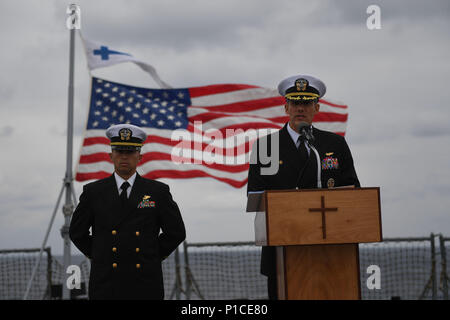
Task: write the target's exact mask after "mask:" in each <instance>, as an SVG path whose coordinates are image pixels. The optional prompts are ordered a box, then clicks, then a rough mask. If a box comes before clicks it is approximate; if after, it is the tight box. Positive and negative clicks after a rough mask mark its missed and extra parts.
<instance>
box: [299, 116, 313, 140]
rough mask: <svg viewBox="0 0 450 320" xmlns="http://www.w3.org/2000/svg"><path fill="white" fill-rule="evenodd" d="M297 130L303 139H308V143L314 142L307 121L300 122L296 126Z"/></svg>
mask: <svg viewBox="0 0 450 320" xmlns="http://www.w3.org/2000/svg"><path fill="white" fill-rule="evenodd" d="M297 132H298V133H300V136H301V137H303V139H304V140H306V141H308V144H312V143H313V142H314V135H313V133H312V130H311V125H310V124H309V123H307V122H305V121H302V122H300V123H299V124H298V126H297Z"/></svg>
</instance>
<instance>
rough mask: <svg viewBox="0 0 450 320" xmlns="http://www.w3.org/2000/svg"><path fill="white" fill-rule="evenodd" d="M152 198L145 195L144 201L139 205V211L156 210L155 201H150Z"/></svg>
mask: <svg viewBox="0 0 450 320" xmlns="http://www.w3.org/2000/svg"><path fill="white" fill-rule="evenodd" d="M150 198H151V196H147V195H145V196H144V197H143V198H142V201H141V202H139V204H138V206H137V207H138V209H142V208H154V207H155V201H150Z"/></svg>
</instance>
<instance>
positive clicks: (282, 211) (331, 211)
mask: <svg viewBox="0 0 450 320" xmlns="http://www.w3.org/2000/svg"><path fill="white" fill-rule="evenodd" d="M247 212H256V215H255V242H256V245H260V246H276V251H277V283H278V298H279V299H280V300H298V299H315V300H316V299H317V300H319V299H320V300H322V299H332V300H341V299H361V287H360V273H359V251H358V243H363V242H380V241H382V234H381V210H380V189H379V188H337V189H310V190H301V189H300V190H276V191H275V190H273V191H264V192H260V193H250V194H249V196H248V202H247Z"/></svg>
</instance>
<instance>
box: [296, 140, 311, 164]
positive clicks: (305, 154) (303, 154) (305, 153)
mask: <svg viewBox="0 0 450 320" xmlns="http://www.w3.org/2000/svg"><path fill="white" fill-rule="evenodd" d="M298 141H300V145H299V146H298V151H299V156H300V165H301V166H302V167H303V166H304V165H305V164H306V161H307V160H308V158H309V154H308V150H306V146H305V138H304V137H303V136H300V137H298Z"/></svg>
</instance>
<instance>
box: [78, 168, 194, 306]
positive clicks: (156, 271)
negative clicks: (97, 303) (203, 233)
mask: <svg viewBox="0 0 450 320" xmlns="http://www.w3.org/2000/svg"><path fill="white" fill-rule="evenodd" d="M144 199H146V201H143V200H144ZM142 203H144V205H142ZM139 204H141V205H139ZM150 204H151V205H150ZM91 227H92V234H90V232H89V229H90V228H91ZM185 237H186V231H185V227H184V223H183V220H182V217H181V214H180V210H179V209H178V206H177V204H176V203H175V202H174V200H173V199H172V196H171V194H170V191H169V187H168V186H167V185H166V184H164V183H161V182H158V181H154V180H149V179H145V178H142V177H141V176H139V174H137V175H136V180H135V182H134V184H133V187H132V189H131V193H130V196H129V199H128V204H127V205H126V206H125V207H123V206H122V204H121V201H120V198H119V193H118V190H117V185H116V180H115V178H114V175H112V176H110V177H108V178H105V179H101V180H98V181H95V182H92V183H89V184H87V185H85V186H84V188H83V193H82V194H81V196H80V202H79V204H78V206H77V208H76V209H75V212H74V214H73V217H72V221H71V224H70V238H71V239H72V241H73V243H74V244H75V246H76V247H77V248H78V249H79V250H80V251H81V252H82V253H83V254H84V255H86V256H87V257H88V258H89V259H90V261H91V273H90V278H89V298H90V299H164V284H163V275H162V268H161V262H162V260H163V259H164V258H166V257H167V256H168V255H169V254H170V253H171V252H172V251H174V250H175V249H176V248H177V246H178V245H179V244H180V243H181V242H183V240H184V239H185Z"/></svg>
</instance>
